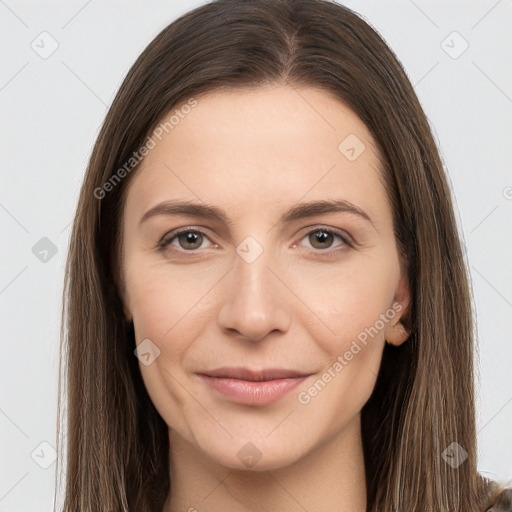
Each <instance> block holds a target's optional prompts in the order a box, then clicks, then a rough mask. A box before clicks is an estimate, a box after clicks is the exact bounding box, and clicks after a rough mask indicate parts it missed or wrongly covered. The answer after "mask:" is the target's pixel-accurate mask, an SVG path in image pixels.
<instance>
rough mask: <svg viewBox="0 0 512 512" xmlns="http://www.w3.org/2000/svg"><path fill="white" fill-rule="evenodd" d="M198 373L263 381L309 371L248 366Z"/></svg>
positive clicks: (300, 375) (301, 375) (294, 376)
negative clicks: (255, 368)
mask: <svg viewBox="0 0 512 512" xmlns="http://www.w3.org/2000/svg"><path fill="white" fill-rule="evenodd" d="M200 375H206V376H207V377H217V378H224V379H240V380H248V381H254V382H259V381H265V380H275V379H291V378H298V377H307V376H309V375H312V374H311V373H305V372H300V371H297V370H287V369H284V368H264V369H262V370H250V369H248V368H227V367H224V368H217V369H215V370H209V371H205V372H201V373H200Z"/></svg>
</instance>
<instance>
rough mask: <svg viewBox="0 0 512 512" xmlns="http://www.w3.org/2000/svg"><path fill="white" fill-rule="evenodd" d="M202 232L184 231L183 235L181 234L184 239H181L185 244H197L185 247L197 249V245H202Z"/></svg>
mask: <svg viewBox="0 0 512 512" xmlns="http://www.w3.org/2000/svg"><path fill="white" fill-rule="evenodd" d="M200 236H201V235H200V234H199V233H192V232H188V233H183V234H182V235H180V238H181V239H182V240H180V242H181V241H184V243H185V246H186V245H187V244H192V245H194V243H195V244H196V246H194V247H190V245H189V246H188V247H184V248H185V249H186V248H188V249H196V248H197V247H199V246H200V245H201V239H200ZM198 240H199V244H198V243H197V241H198Z"/></svg>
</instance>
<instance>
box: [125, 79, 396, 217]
mask: <svg viewBox="0 0 512 512" xmlns="http://www.w3.org/2000/svg"><path fill="white" fill-rule="evenodd" d="M196 101H197V105H196V106H195V107H194V108H192V109H184V110H182V111H181V115H180V116H175V117H174V118H173V121H174V122H173V124H171V123H168V124H167V129H160V131H159V133H160V135H159V137H156V136H154V135H152V139H153V141H154V143H155V145H154V147H153V149H151V150H150V151H149V153H148V154H147V155H146V157H145V158H144V160H143V161H142V163H141V165H140V167H139V169H138V170H137V171H136V175H135V176H134V179H133V180H132V183H131V185H130V190H129V191H128V195H127V203H126V209H127V214H128V213H130V215H132V214H133V219H135V217H136V216H139V217H140V216H142V215H143V213H144V211H146V210H147V209H148V208H150V207H151V206H152V205H154V204H156V203H158V202H159V201H165V200H169V199H176V198H185V199H193V200H198V199H199V200H203V201H205V202H208V203H211V204H219V205H220V206H221V207H223V208H226V209H229V210H230V211H231V212H232V213H233V215H236V214H237V212H238V213H239V214H244V213H247V212H250V211H252V212H254V213H258V212H261V211H263V210H264V211H271V210H273V209H275V208H276V207H277V206H278V205H281V204H283V205H284V204H286V205H289V204H293V203H296V202H298V201H300V200H316V199H329V198H343V199H345V200H348V201H351V202H354V203H356V204H360V205H365V207H366V209H367V210H368V211H370V212H372V213H373V214H374V215H376V216H383V215H386V214H388V213H389V211H388V210H389V207H388V204H387V197H386V195H385V191H384V188H383V186H382V181H381V172H380V170H379V158H378V153H377V149H376V147H375V144H374V141H373V139H372V136H371V133H370V132H369V130H368V128H367V127H366V126H365V124H364V123H363V122H362V121H361V120H360V119H359V118H358V117H357V116H356V115H355V114H354V113H353V112H352V111H351V110H350V109H349V108H348V107H347V106H346V105H345V104H344V103H343V102H341V101H340V100H338V99H337V98H335V97H333V96H332V95H331V94H329V93H327V92H325V91H323V90H321V89H316V88H301V89H296V88H292V87H289V86H273V87H268V88H258V89H252V90H229V91H222V92H213V93H208V94H206V95H204V96H200V97H198V98H197V99H196ZM176 110H178V111H180V107H179V106H177V107H174V108H173V109H172V111H171V112H170V113H168V114H166V115H165V116H164V117H163V119H162V122H163V123H165V122H166V120H168V119H170V117H171V116H172V115H173V114H175V113H176ZM185 112H186V113H185ZM160 126H165V125H164V124H161V125H160ZM160 139H161V140H160ZM262 209H263V210H262ZM276 212H277V210H276Z"/></svg>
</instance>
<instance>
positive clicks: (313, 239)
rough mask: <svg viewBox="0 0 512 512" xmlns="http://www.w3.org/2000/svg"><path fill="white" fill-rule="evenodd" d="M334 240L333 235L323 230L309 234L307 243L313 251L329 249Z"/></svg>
mask: <svg viewBox="0 0 512 512" xmlns="http://www.w3.org/2000/svg"><path fill="white" fill-rule="evenodd" d="M333 240H334V234H333V233H331V232H330V231H326V230H324V229H319V230H317V231H313V232H312V233H310V234H309V242H310V244H311V246H312V247H314V248H315V249H329V247H330V246H331V245H332V242H333Z"/></svg>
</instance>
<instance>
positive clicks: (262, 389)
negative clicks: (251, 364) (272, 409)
mask: <svg viewBox="0 0 512 512" xmlns="http://www.w3.org/2000/svg"><path fill="white" fill-rule="evenodd" d="M197 375H198V376H199V378H200V380H201V381H202V382H204V383H205V384H207V385H208V387H209V388H210V389H212V390H213V391H214V392H217V393H219V394H220V395H221V396H222V397H223V398H227V399H228V400H230V401H232V402H235V403H238V404H241V405H259V406H263V405H270V404H272V403H274V402H277V401H278V400H280V399H281V398H283V397H284V396H285V395H286V394H287V393H289V392H290V391H291V390H292V389H295V388H296V387H297V386H299V385H300V384H301V383H302V382H304V381H305V380H306V379H307V378H308V377H309V376H311V375H312V374H311V373H304V372H299V371H295V370H286V369H280V368H269V369H263V370H249V369H247V368H218V369H216V370H212V371H208V372H204V373H198V374H197Z"/></svg>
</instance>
